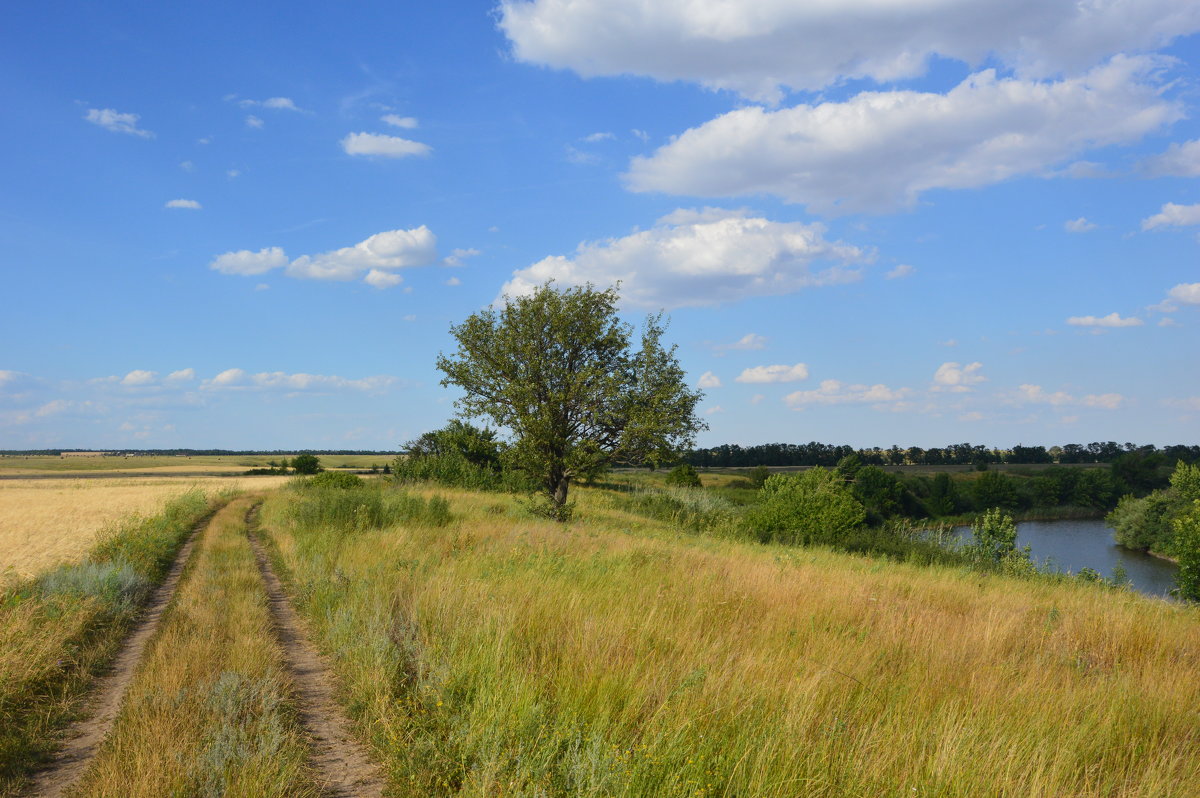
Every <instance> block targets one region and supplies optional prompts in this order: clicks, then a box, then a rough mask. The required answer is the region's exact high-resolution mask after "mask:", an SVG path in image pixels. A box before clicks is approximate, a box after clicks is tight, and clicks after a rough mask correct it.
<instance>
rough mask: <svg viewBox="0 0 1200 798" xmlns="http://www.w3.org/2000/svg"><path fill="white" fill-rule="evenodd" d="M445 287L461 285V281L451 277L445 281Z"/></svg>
mask: <svg viewBox="0 0 1200 798" xmlns="http://www.w3.org/2000/svg"><path fill="white" fill-rule="evenodd" d="M446 285H449V286H455V285H462V280H460V279H458V278H457V277H451V278H450V279H449V280H447V281H446Z"/></svg>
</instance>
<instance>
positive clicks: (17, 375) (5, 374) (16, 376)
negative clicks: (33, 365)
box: [0, 369, 26, 388]
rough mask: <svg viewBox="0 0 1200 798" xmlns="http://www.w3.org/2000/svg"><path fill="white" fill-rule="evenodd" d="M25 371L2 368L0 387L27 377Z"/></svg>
mask: <svg viewBox="0 0 1200 798" xmlns="http://www.w3.org/2000/svg"><path fill="white" fill-rule="evenodd" d="M25 376H26V375H25V373H24V372H21V371H10V370H8V369H0V388H3V387H5V386H7V385H12V384H13V383H15V382H18V381H20V380H21V379H23V378H24V377H25Z"/></svg>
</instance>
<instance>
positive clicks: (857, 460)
mask: <svg viewBox="0 0 1200 798" xmlns="http://www.w3.org/2000/svg"><path fill="white" fill-rule="evenodd" d="M862 464H863V463H862V458H861V457H859V456H858V455H857V454H848V455H846V456H845V457H843V458H842V459H841V460H838V464H837V472H838V476H840V477H841V478H842V479H844V480H846V481H847V482H853V481H854V478H855V477H856V476H858V470H859V469H860V468H862Z"/></svg>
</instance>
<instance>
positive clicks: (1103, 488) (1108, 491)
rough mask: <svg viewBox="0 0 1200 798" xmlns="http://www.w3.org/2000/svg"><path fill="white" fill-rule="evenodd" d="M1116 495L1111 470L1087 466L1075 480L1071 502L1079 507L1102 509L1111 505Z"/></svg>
mask: <svg viewBox="0 0 1200 798" xmlns="http://www.w3.org/2000/svg"><path fill="white" fill-rule="evenodd" d="M1116 495H1117V486H1116V483H1115V482H1114V481H1113V476H1112V472H1111V471H1109V470H1108V469H1104V468H1089V469H1086V470H1085V471H1084V472H1083V473H1081V474H1080V475H1079V477H1078V478H1077V479H1076V480H1075V492H1074V493H1073V495H1072V497H1071V503H1072V504H1075V505H1077V506H1079V507H1092V508H1095V509H1097V510H1103V509H1104V508H1106V507H1112V502H1113V499H1114V498H1115V497H1116Z"/></svg>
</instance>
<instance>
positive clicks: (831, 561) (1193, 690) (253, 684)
mask: <svg viewBox="0 0 1200 798" xmlns="http://www.w3.org/2000/svg"><path fill="white" fill-rule="evenodd" d="M731 479H732V477H727V476H715V475H714V476H713V477H708V476H706V482H710V483H711V484H710V486H709V487H707V488H705V489H704V490H702V491H693V492H691V493H687V491H686V490H684V491H675V492H672V491H662V490H661V489H660V488H659V487H658V486H657V485H656V484H655V482H654V481H653V480H645V479H643V478H640V477H639V478H637V479H636V480H635V481H636V482H637V483H638V484H637V485H636V486H630V485H627V484H620V483H622V482H624V480H617V481H616V482H614V484H613V485H611V486H603V485H600V486H595V487H591V488H586V487H580V488H577V489H576V491H575V497H576V499H577V502H578V504H577V507H576V513H575V517H574V520H572V521H571V522H570V523H568V524H565V525H564V524H557V523H553V522H549V521H546V520H543V519H540V518H538V517H536V516H535V515H533V514H531V513H530V512H529V510H528V509H527V506H526V505H525V504H524V503H523V500H521V499H520V498H519V497H513V496H510V495H507V494H503V493H496V492H481V491H468V490H461V489H454V488H448V487H444V486H436V487H435V486H432V485H422V484H412V485H408V486H405V487H403V488H401V487H398V486H396V485H395V484H393V483H391V482H385V481H384V480H364V481H363V482H362V483H361V484H359V485H358V486H354V484H353V478H349V479H343V478H342V477H341V476H340V475H339V476H337V479H329V480H325V481H326V482H327V483H329V484H328V486H327V487H323V488H322V487H316V486H315V485H314V483H312V482H310V481H305V480H300V479H293V480H291V481H290V482H288V484H286V485H282V486H279V487H276V488H274V489H272V490H270V491H255V493H256V494H257V495H256V496H249V497H246V498H242V499H232V500H231V499H230V497H229V496H228V495H226V496H224V497H216V496H210V497H209V498H203V497H201V496H200V494H197V493H192V494H189V496H190V497H191V498H188V499H186V502H188V504H187V509H186V511H182V510H180V509H179V508H180V507H181V506H182V505H180V504H179V502H178V501H177V502H175V503H174V504H173V505H171V506H170V507H168V513H167V514H166V515H171V513H173V515H172V516H171V517H172V518H173V519H174V520H173V521H171V522H170V523H166V524H165V525H163V524H158V525H157V526H155V523H154V522H153V519H144V520H142V521H141V522H131V525H127V526H126V527H125V528H124V531H123V532H114V533H113V534H112V535H111V536H110V537H108V538H106V542H104V543H101V544H100V545H99V546H98V547H95V548H93V549H92V550H91V551H90V552H89V553H88V555H87V557H85V558H84V559H83V560H82V561H80V564H79V565H77V566H65V567H66V568H67V569H68V570H66V571H63V570H62V569H61V568H60V569H58V570H57V571H51V572H49V573H47V574H44V575H43V576H40V577H38V579H37V580H34V581H32V582H25V583H24V584H25V587H23V588H21V589H20V590H18V591H16V592H13V591H11V590H10V591H9V592H8V593H7V594H6V595H7V597H8V598H6V599H5V600H4V601H2V602H0V670H2V673H0V675H3V676H4V683H5V684H6V685H12V686H11V687H8V688H6V689H7V692H6V693H4V694H3V695H0V711H4V712H7V713H8V714H7V715H6V716H4V717H3V718H0V720H5V721H6V722H7V725H8V726H9V727H10V728H13V729H18V728H19V729H21V731H20V734H19V735H16V736H13V735H12V734H10V735H9V737H8V738H5V739H0V794H8V793H7V792H6V791H5V789H4V787H3V786H2V785H3V784H4V783H7V784H9V785H10V786H9V791H12V790H16V789H17V787H16V786H15V785H18V784H19V783H20V778H21V775H20V774H22V773H24V772H26V771H27V770H28V765H29V763H30V762H32V761H36V760H39V759H41V758H45V757H47V756H48V755H49V752H50V751H51V750H52V749H53V747H54V744H55V743H54V741H55V739H56V735H57V734H58V733H59V732H57V731H56V729H61V728H62V726H63V724H64V723H65V722H66V721H67V720H68V719H69V718H70V717H73V716H75V715H78V713H79V706H80V703H79V701H80V699H79V696H80V695H82V691H83V690H84V689H85V688H86V686H87V682H88V678H89V675H90V674H93V673H95V672H97V670H98V669H99V668H100V667H101V665H102V662H103V660H104V657H105V656H107V654H108V652H110V651H111V650H112V648H113V645H114V644H113V642H112V641H113V639H114V635H118V636H119V634H120V632H121V629H122V628H124V627H123V626H122V625H121V624H123V623H125V622H126V619H128V618H129V617H131V613H132V612H133V610H132V609H131V607H133V606H134V604H136V602H133V603H130V601H132V600H131V599H129V596H134V597H136V595H140V593H138V591H139V590H141V589H142V588H140V587H137V586H138V585H141V584H143V582H142V581H139V578H135V577H136V574H140V573H143V571H145V572H146V573H152V572H153V569H149V567H148V566H146V565H144V564H143V565H136V564H137V563H147V562H151V561H152V562H154V563H161V562H162V561H163V560H164V557H166V553H167V552H169V551H170V550H171V546H173V545H176V544H175V543H172V542H171V541H178V540H179V539H180V536H181V535H182V532H181V531H180V530H182V529H183V528H184V525H185V524H186V523H192V522H193V519H195V518H198V517H199V515H200V514H201V513H203V512H210V511H211V508H212V507H214V506H217V505H218V504H219V505H222V506H225V509H223V510H221V511H220V512H219V513H218V514H217V516H216V517H215V518H214V519H213V521H212V522H211V523H209V525H208V526H207V528H206V529H205V530H204V532H203V535H202V537H201V538H200V543H199V548H198V549H197V551H196V553H195V554H194V555H193V557H192V561H191V562H190V564H189V565H188V567H187V569H186V570H185V571H184V574H183V581H182V582H181V583H180V587H179V589H178V591H177V593H176V595H175V598H174V599H173V600H172V602H171V603H170V605H169V606H168V607H167V610H166V614H165V615H164V618H163V624H162V627H161V628H160V630H159V631H158V632H157V633H156V635H155V636H154V638H153V639H152V640H151V641H150V643H149V646H148V648H147V650H146V654H145V656H144V657H143V660H142V663H141V664H140V665H139V667H138V669H137V671H136V675H135V677H134V681H133V682H132V684H131V686H130V688H129V690H128V693H127V695H126V697H125V700H124V703H123V705H122V710H121V712H120V714H119V716H118V717H117V720H116V724H115V726H114V727H113V730H112V731H111V732H110V733H109V735H108V738H107V741H106V742H105V745H104V747H103V748H102V749H101V750H100V751H99V753H98V755H97V757H96V759H95V761H94V762H92V763H91V765H90V767H89V769H88V770H87V772H86V773H85V774H84V777H83V780H82V782H80V783H79V784H78V785H77V788H76V789H77V791H78V794H81V795H108V794H115V791H118V790H121V791H123V793H122V794H129V795H147V796H149V795H156V794H180V795H206V794H214V795H216V794H223V795H247V796H249V795H269V794H279V795H285V794H286V795H306V794H318V793H319V791H320V788H321V784H322V778H321V777H320V774H319V773H317V772H316V770H315V768H314V765H313V761H314V760H313V755H312V741H311V736H310V735H308V734H306V731H305V727H304V726H303V724H302V723H300V722H299V720H298V719H299V718H302V717H303V712H301V709H300V707H299V706H298V704H297V700H298V698H297V692H296V689H295V685H294V674H293V673H291V672H289V670H288V667H287V665H286V662H285V661H284V659H283V658H282V655H281V649H280V646H279V643H278V641H277V640H276V638H275V636H274V634H273V632H272V629H273V624H272V623H271V622H270V618H269V617H268V614H267V612H266V609H265V605H266V601H267V599H266V594H265V592H264V589H263V585H262V582H261V580H260V579H259V577H258V575H257V574H256V573H255V571H254V565H253V559H252V555H251V552H250V546H249V543H248V541H247V537H246V535H247V531H246V530H247V526H246V520H245V519H246V516H247V511H248V510H249V509H250V508H251V506H253V505H254V503H256V502H257V501H259V500H260V497H261V501H262V507H261V511H260V512H259V513H258V515H257V521H256V526H257V528H258V532H257V533H256V534H257V536H258V538H259V539H261V540H262V541H263V542H264V544H265V545H266V546H267V549H268V551H269V552H270V555H271V561H272V562H273V563H274V566H275V570H276V572H278V573H279V574H280V575H281V576H282V577H283V579H284V582H285V584H286V585H287V586H288V588H289V591H290V595H291V600H292V603H293V604H294V606H295V608H296V610H297V611H298V612H299V614H300V615H301V617H302V618H303V619H304V629H305V632H306V634H307V635H308V636H309V638H310V639H311V640H312V642H314V643H315V644H316V645H317V646H318V647H319V648H320V649H322V650H323V651H324V652H325V653H326V654H327V656H328V658H329V663H330V665H331V668H332V672H333V674H334V676H335V677H336V683H337V695H338V697H339V699H340V701H341V704H342V705H343V707H344V709H345V711H346V712H347V713H348V715H349V717H350V719H351V722H352V724H353V729H354V731H355V734H356V735H357V737H358V738H359V739H360V740H361V741H363V742H364V743H365V744H366V746H367V747H368V749H369V751H370V752H371V754H372V756H373V757H374V758H375V759H376V760H377V761H378V762H379V764H380V765H381V767H382V772H383V774H384V776H385V778H386V781H387V794H388V795H395V796H414V797H415V796H530V797H531V798H532V797H533V796H558V795H561V796H652V795H653V796H659V795H662V796H673V795H674V796H731V797H732V796H755V797H757V796H780V797H782V796H795V795H806V796H808V795H812V796H831V797H832V796H864V798H865V796H897V797H898V796H912V795H923V796H978V795H989V796H1045V797H1047V798H1049V796H1063V795H1071V796H1181V798H1182V796H1191V795H1195V794H1197V793H1198V792H1200V759H1198V758H1197V757H1196V756H1195V751H1196V750H1197V748H1198V747H1200V717H1198V716H1197V715H1196V712H1195V707H1196V706H1197V705H1200V610H1198V609H1197V608H1195V607H1194V606H1188V605H1183V604H1179V603H1173V602H1167V601H1162V600H1155V599H1151V598H1146V597H1143V596H1141V595H1138V594H1136V593H1133V592H1131V591H1127V590H1118V589H1113V588H1111V587H1106V586H1102V585H1096V584H1089V583H1085V582H1081V581H1078V580H1071V579H1061V578H1059V579H1052V578H1045V577H1041V576H1038V575H1037V574H1032V573H1028V574H1025V575H1023V576H1006V575H1004V574H1002V573H989V572H982V571H979V570H977V569H973V568H969V567H965V566H962V565H916V564H911V563H906V562H899V561H895V560H890V559H886V558H883V557H878V556H861V555H853V554H847V553H844V552H837V551H833V550H830V549H827V548H823V547H819V546H814V547H799V546H784V545H773V544H772V545H764V544H759V543H755V542H751V541H748V540H746V539H745V538H744V537H743V535H742V534H741V533H740V532H739V530H738V525H737V524H736V523H735V522H734V521H735V518H736V514H737V512H738V509H737V508H738V505H737V504H735V503H734V502H731V501H728V500H726V499H725V498H723V495H724V494H726V493H730V492H731V491H736V490H740V489H739V488H736V487H732V488H731V487H730V485H729V483H730V481H731ZM252 484H253V485H254V486H258V485H262V484H263V483H261V482H259V481H253V482H252ZM339 486H340V487H339ZM631 487H633V488H634V489H633V490H631V489H630V488H631ZM172 508H175V509H173V510H172ZM206 508H207V509H206ZM164 517H165V515H164ZM139 523H140V526H139ZM152 526H153V527H154V528H155V529H160V530H172V531H164V532H162V533H161V534H157V537H154V539H155V540H157V541H158V543H156V544H155V546H156V547H157V549H156V550H157V551H158V552H159V555H158V556H157V557H156V558H152V559H146V558H144V557H140V556H138V555H137V552H139V551H142V550H143V549H144V548H145V545H144V544H138V545H133V544H129V543H125V544H122V545H120V546H115V547H114V544H113V543H112V541H114V540H116V541H121V540H125V541H128V540H142V541H145V540H149V539H150V538H148V537H147V536H146V535H145V534H144V530H145V529H149V528H150V527H152ZM139 529H141V530H143V532H138V530H139ZM131 536H132V537H131ZM106 547H107V548H106ZM117 551H119V552H122V553H121V554H120V558H119V559H115V558H116V555H115V554H114V552H117ZM126 560H129V561H130V562H132V563H134V564H135V565H131V566H130V567H131V568H133V570H134V572H135V573H134V575H132V576H129V577H127V578H126V577H121V579H125V580H126V581H120V580H118V582H117V583H113V582H112V581H111V579H110V580H109V581H108V582H104V580H99V581H97V578H96V576H95V574H92V572H93V571H96V569H102V568H108V569H109V571H106V573H113V574H117V575H118V576H119V575H120V574H123V573H125V571H124V570H122V569H123V568H124V566H123V565H122V564H121V563H124V562H125V561H126ZM106 563H107V565H105V564H106ZM72 568H74V569H75V570H71V569H72ZM81 568H82V569H84V570H82V571H81V570H79V569H81ZM88 569H91V570H88ZM114 569H115V570H114ZM139 569H142V570H139ZM55 573H57V574H58V576H53V574H55ZM66 574H71V576H67V575H66ZM87 574H92V575H91V576H87ZM113 578H116V577H113ZM146 578H149V577H141V579H146ZM89 580H90V581H89ZM101 582H103V584H106V585H110V588H105V589H95V590H91V592H88V591H87V590H82V589H78V590H77V589H76V588H67V587H61V586H69V585H80V584H85V583H86V584H99V583H101ZM126 582H128V583H129V584H130V585H131V587H130V588H129V589H127V590H125V589H122V590H116V589H115V588H111V585H112V584H126ZM39 586H40V587H39ZM51 586H60V587H51ZM122 597H124V598H122ZM127 599H129V600H127ZM114 602H116V603H114ZM122 602H124V603H122ZM114 618H117V619H119V620H117V621H114V620H113V619H114ZM96 630H100V631H96ZM80 640H91V641H93V642H92V643H90V644H89V646H90V647H85V654H86V656H80V657H78V659H79V660H80V662H78V663H76V664H75V665H74V666H73V667H71V668H63V667H62V666H61V661H62V658H63V656H64V652H66V651H69V650H72V649H71V646H75V645H77V644H78V642H79V641H80ZM96 641H99V642H96ZM87 652H90V653H87ZM18 721H19V723H18ZM0 725H4V724H0ZM164 739H171V740H173V741H174V742H173V744H172V746H171V747H170V750H169V751H168V750H167V748H165V747H164V746H163V745H162V740H164ZM5 768H7V770H6V769H5ZM4 774H8V775H7V778H8V779H9V780H8V781H7V782H4V781H3V778H5V776H4ZM14 794H15V793H14Z"/></svg>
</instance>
